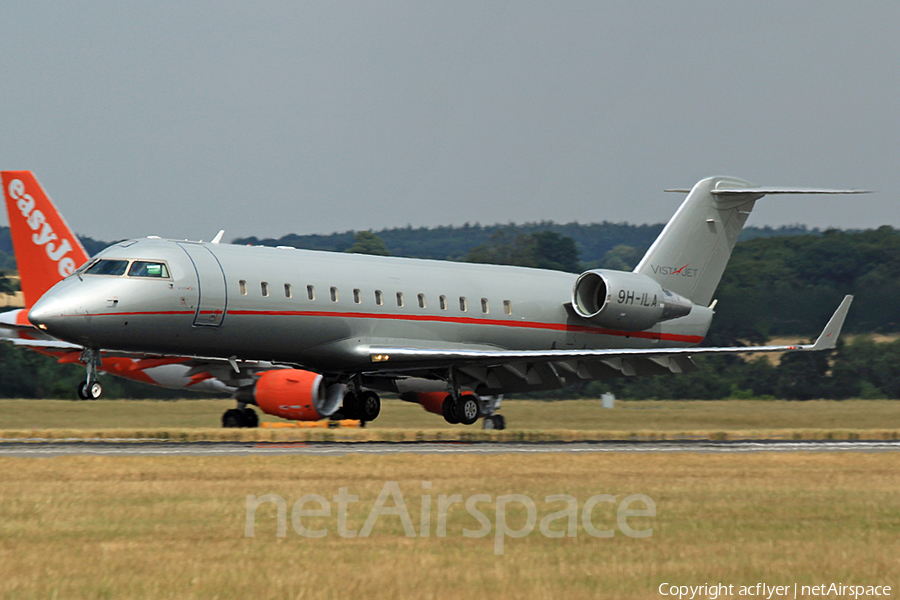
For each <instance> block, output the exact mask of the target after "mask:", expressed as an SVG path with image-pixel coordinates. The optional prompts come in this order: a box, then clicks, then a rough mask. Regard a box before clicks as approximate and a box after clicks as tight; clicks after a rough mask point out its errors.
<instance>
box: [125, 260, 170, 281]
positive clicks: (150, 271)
mask: <svg viewBox="0 0 900 600" xmlns="http://www.w3.org/2000/svg"><path fill="white" fill-rule="evenodd" d="M128 276H129V277H158V278H160V279H168V278H169V269H168V267H166V263H163V262H157V261H152V262H151V261H146V260H136V261H134V262H133V263H131V268H130V269H128Z"/></svg>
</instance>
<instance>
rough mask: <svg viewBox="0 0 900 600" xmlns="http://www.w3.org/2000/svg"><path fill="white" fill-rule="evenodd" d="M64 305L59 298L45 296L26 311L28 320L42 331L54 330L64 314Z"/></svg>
mask: <svg viewBox="0 0 900 600" xmlns="http://www.w3.org/2000/svg"><path fill="white" fill-rule="evenodd" d="M64 304H65V303H64V302H61V301H60V299H59V298H57V297H52V296H50V295H49V294H45V295H44V296H42V297H41V298H40V299H39V300H38V301H37V302H35V303H34V306H32V307H31V310H29V311H28V320H29V321H31V324H32V325H34V326H35V327H37V328H38V329H42V330H44V331H50V330H53V329H56V328H57V326H58V325H59V322H60V321H61V320H62V318H63V315H64V314H65V311H64V310H63V306H64Z"/></svg>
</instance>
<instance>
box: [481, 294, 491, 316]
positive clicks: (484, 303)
mask: <svg viewBox="0 0 900 600" xmlns="http://www.w3.org/2000/svg"><path fill="white" fill-rule="evenodd" d="M481 312H483V313H484V314H488V313H489V312H491V305H490V304H489V303H488V299H487V298H482V299H481Z"/></svg>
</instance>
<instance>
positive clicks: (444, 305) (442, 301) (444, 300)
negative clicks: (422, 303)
mask: <svg viewBox="0 0 900 600" xmlns="http://www.w3.org/2000/svg"><path fill="white" fill-rule="evenodd" d="M438 304H440V305H441V310H447V296H441V297H440V298H438Z"/></svg>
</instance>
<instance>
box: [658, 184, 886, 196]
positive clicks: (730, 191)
mask: <svg viewBox="0 0 900 600" xmlns="http://www.w3.org/2000/svg"><path fill="white" fill-rule="evenodd" d="M663 191H664V192H674V193H677V194H689V193H690V192H691V190H689V189H683V188H669V189H665V190H663ZM709 193H710V194H713V195H714V196H741V195H754V196H768V195H771V194H871V193H872V190H833V189H830V188H797V187H758V186H757V187H745V188H724V189H718V190H710V191H709Z"/></svg>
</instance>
